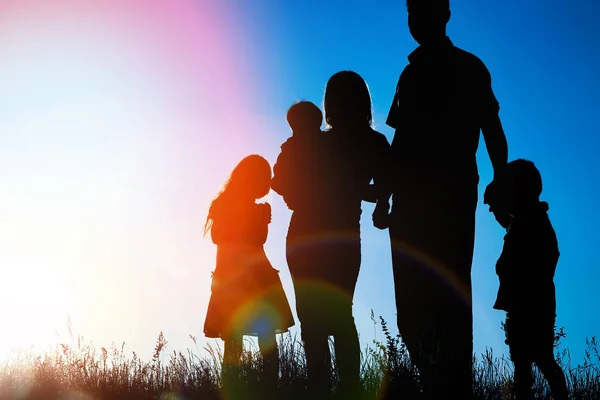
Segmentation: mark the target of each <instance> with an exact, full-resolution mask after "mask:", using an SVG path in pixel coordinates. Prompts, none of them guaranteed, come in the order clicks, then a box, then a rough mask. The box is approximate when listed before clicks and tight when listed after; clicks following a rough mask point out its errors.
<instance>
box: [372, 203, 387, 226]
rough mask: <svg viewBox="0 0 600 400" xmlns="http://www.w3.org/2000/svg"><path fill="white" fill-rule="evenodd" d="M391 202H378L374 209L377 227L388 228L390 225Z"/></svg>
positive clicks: (374, 221)
mask: <svg viewBox="0 0 600 400" xmlns="http://www.w3.org/2000/svg"><path fill="white" fill-rule="evenodd" d="M389 210H390V204H389V203H388V202H387V201H386V202H377V205H376V206H375V210H374V211H373V225H374V226H375V228H377V229H387V228H389V226H390V214H389Z"/></svg>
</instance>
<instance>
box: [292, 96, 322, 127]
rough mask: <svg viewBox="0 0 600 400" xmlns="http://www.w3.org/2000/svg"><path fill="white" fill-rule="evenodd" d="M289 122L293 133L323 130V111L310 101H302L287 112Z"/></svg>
mask: <svg viewBox="0 0 600 400" xmlns="http://www.w3.org/2000/svg"><path fill="white" fill-rule="evenodd" d="M286 119H287V122H288V124H289V126H290V128H291V129H292V132H294V134H295V133H298V132H300V134H302V133H303V132H314V131H317V130H319V129H321V125H322V124H323V113H322V112H321V109H319V107H317V106H316V105H315V104H314V103H312V102H310V101H300V102H298V103H296V104H294V105H293V106H291V107H290V109H289V110H288V112H287V117H286Z"/></svg>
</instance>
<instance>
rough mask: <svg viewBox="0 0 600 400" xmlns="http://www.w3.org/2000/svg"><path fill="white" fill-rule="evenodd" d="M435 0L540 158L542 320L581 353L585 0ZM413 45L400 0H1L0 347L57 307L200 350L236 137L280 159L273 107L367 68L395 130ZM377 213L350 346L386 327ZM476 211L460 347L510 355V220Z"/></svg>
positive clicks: (280, 237)
mask: <svg viewBox="0 0 600 400" xmlns="http://www.w3.org/2000/svg"><path fill="white" fill-rule="evenodd" d="M451 8H452V13H453V14H452V19H451V21H450V24H449V26H448V34H449V36H450V37H451V39H452V40H453V41H454V43H455V44H456V45H457V46H459V47H461V48H463V49H465V50H467V51H470V52H472V53H474V54H476V55H477V56H479V57H480V58H481V59H482V60H483V61H484V62H485V63H486V65H487V67H488V69H489V70H490V72H491V75H492V85H493V88H494V91H495V93H496V97H497V98H498V100H499V102H500V106H501V111H500V116H501V119H502V122H503V125H504V128H505V131H506V134H507V137H508V142H509V158H510V159H515V158H519V157H524V158H528V159H531V160H533V161H534V162H535V163H536V164H537V166H538V167H539V169H540V170H541V172H542V177H543V179H544V193H543V196H542V197H543V199H544V200H546V201H548V202H549V204H550V217H551V219H552V221H553V223H554V227H555V229H556V232H557V235H558V239H559V246H560V250H561V259H560V262H559V265H558V269H557V273H556V278H555V282H556V286H557V301H558V307H557V308H558V311H557V313H558V317H557V325H558V326H564V327H565V331H566V333H567V339H566V341H565V344H566V345H567V346H568V347H569V348H570V350H571V354H572V356H573V359H574V360H575V361H577V362H578V361H580V360H581V358H582V357H583V350H584V344H585V342H584V341H585V338H586V337H591V336H593V335H596V334H598V333H600V320H599V319H598V318H597V308H598V306H600V295H599V294H598V290H597V285H598V282H599V281H600V272H599V268H598V265H600V256H599V252H598V251H597V244H596V238H597V234H596V232H597V228H598V226H600V217H599V214H598V213H597V212H595V206H594V204H597V200H596V199H597V196H598V194H599V192H598V190H597V185H596V182H598V181H599V178H600V177H599V173H600V161H597V159H596V156H597V155H596V150H597V149H598V148H599V145H600V143H599V142H600V139H599V136H598V129H597V127H598V123H597V121H596V120H595V117H596V115H595V114H597V110H599V109H600V100H599V99H600V96H599V93H600V79H599V78H598V76H597V71H598V70H600V47H599V46H598V43H597V42H598V41H600V31H599V30H598V28H597V24H596V22H597V21H598V19H599V18H600V5H598V4H596V3H595V2H584V1H574V0H571V1H568V0H556V1H553V2H542V1H529V2H522V1H516V0H507V1H503V2H481V1H474V0H471V1H466V0H455V1H453V2H452V4H451ZM415 46H416V44H415V42H414V41H413V40H412V38H411V37H410V34H409V32H408V29H407V26H406V11H405V4H404V2H403V1H401V0H394V1H377V2H367V1H338V0H330V1H327V2H323V1H318V0H307V1H303V2H291V1H289V2H288V1H282V0H280V1H277V0H254V1H252V2H249V1H244V0H237V1H235V0H200V1H192V0H168V1H167V0H151V1H139V0H138V1H136V0H122V1H106V0H105V1H99V0H98V1H92V0H89V1H86V2H80V1H68V0H57V1H53V2H52V5H49V2H45V1H41V0H40V1H19V2H17V1H1V2H0V55H1V56H2V60H3V62H2V63H1V64H0V93H2V96H1V97H0V132H1V133H0V187H2V195H1V196H0V266H1V268H2V290H0V301H1V304H3V306H1V307H0V320H2V321H3V326H5V327H7V328H5V329H4V332H3V333H2V334H1V335H4V336H1V335H0V344H1V345H0V353H2V354H0V356H2V355H4V354H6V353H7V352H8V351H9V349H10V348H11V347H24V346H29V345H36V347H37V348H41V349H43V348H45V346H47V345H49V344H51V343H54V342H56V341H57V340H63V341H64V340H68V333H67V322H66V321H67V316H69V319H70V321H71V327H72V330H73V331H74V333H75V334H76V335H82V336H83V337H84V339H85V340H90V341H92V342H93V343H95V344H97V345H106V344H109V343H110V342H112V341H114V342H117V343H119V344H120V343H121V342H123V341H125V343H126V349H129V350H131V351H133V350H135V351H137V352H139V354H141V355H142V356H146V357H149V356H150V354H151V352H152V348H153V344H154V341H155V339H156V337H157V336H158V333H159V331H161V330H162V331H163V332H164V334H165V336H166V338H167V340H169V349H171V350H174V349H185V348H187V347H190V348H194V346H193V343H192V342H191V340H190V339H189V337H188V335H189V334H192V335H195V336H197V337H199V338H202V326H203V323H204V316H205V312H206V306H207V304H208V298H209V290H210V272H211V270H212V269H213V268H214V257H215V248H214V245H213V244H212V243H211V242H210V240H209V239H208V238H203V237H202V227H203V223H204V219H205V218H206V212H207V209H208V206H209V204H210V201H211V200H212V199H213V198H214V196H215V195H216V194H217V192H218V191H219V190H220V187H221V185H222V184H223V183H224V182H225V180H226V179H227V177H228V174H229V173H230V171H231V169H232V168H233V167H234V166H235V165H236V163H237V162H238V161H239V160H240V159H241V158H243V157H244V156H246V155H247V154H251V153H259V154H262V155H263V156H265V157H266V158H267V159H268V160H270V161H271V162H274V161H275V159H276V157H277V154H278V151H279V146H280V145H281V143H283V141H285V139H286V138H287V137H288V136H289V134H290V132H289V129H288V127H287V125H286V122H285V112H286V110H287V108H288V107H289V106H290V105H291V104H293V102H294V101H296V100H300V99H307V100H311V101H313V102H315V103H317V104H321V102H322V97H323V89H324V87H325V84H326V82H327V79H328V78H329V77H330V76H331V75H332V74H333V73H335V72H337V71H339V70H343V69H350V70H354V71H356V72H358V73H359V74H361V75H362V76H363V77H364V78H365V80H366V81H367V83H368V84H369V87H370V89H371V94H372V97H373V108H374V117H375V124H376V128H377V129H378V130H379V131H380V132H382V133H383V134H385V135H386V136H387V137H388V140H390V141H391V139H392V135H393V132H392V131H391V129H390V128H389V127H387V126H385V124H384V122H385V117H386V114H387V110H388V108H389V105H390V102H391V100H392V97H393V94H394V89H395V85H396V81H397V79H398V76H399V74H400V72H401V71H402V69H403V68H404V66H405V65H406V63H407V59H406V56H407V55H408V54H409V53H410V52H411V51H412V50H413V49H414V48H415ZM478 161H479V166H480V176H481V184H480V188H481V190H480V199H481V196H482V189H483V187H484V185H485V184H487V183H488V182H489V180H490V179H491V165H490V162H489V159H488V157H487V153H486V152H485V146H484V144H483V142H482V145H481V148H480V151H479V153H478ZM268 200H269V201H270V202H271V204H272V205H273V223H272V224H271V227H270V233H269V239H268V242H267V245H266V250H267V254H268V255H269V257H270V258H271V261H272V263H273V265H274V266H275V267H276V268H277V269H280V270H281V276H282V279H283V283H284V286H285V289H286V291H287V293H288V296H289V298H290V303H291V304H292V305H293V304H294V302H293V290H292V285H291V281H290V276H289V271H288V270H287V266H286V263H285V234H286V230H287V225H288V222H289V217H290V212H289V210H287V208H286V207H285V204H284V203H283V201H282V200H281V198H280V197H279V196H277V195H276V194H270V195H269V197H268ZM480 204H481V203H480ZM372 209H373V207H372V205H370V204H365V205H364V207H363V228H362V232H363V234H362V237H363V264H362V267H361V274H360V277H359V282H358V287H357V291H356V297H355V308H354V314H355V317H356V319H357V321H358V327H359V332H360V335H361V342H362V345H363V347H364V346H366V345H367V344H369V343H371V341H372V340H373V339H374V338H377V339H382V333H381V331H380V329H379V326H376V327H374V326H373V323H372V322H371V320H370V311H371V310H374V312H375V314H376V315H382V316H383V317H384V318H385V319H386V320H388V321H389V323H390V326H391V327H392V328H394V329H393V331H396V330H395V312H396V310H395V306H394V296H393V284H392V270H391V260H390V248H389V239H388V236H387V232H385V231H378V230H376V229H375V228H373V227H372V226H371V224H370V213H371V211H372ZM477 218H478V219H477V236H476V249H475V257H474V263H473V291H474V301H475V304H474V318H475V350H476V351H477V352H482V351H483V350H484V348H485V347H486V346H488V347H492V348H493V349H494V350H495V351H496V352H498V353H505V352H506V346H505V345H504V343H503V333H502V332H501V330H500V321H502V320H503V317H504V315H503V313H501V312H499V311H495V310H493V309H492V305H493V302H494V299H495V295H496V290H497V287H498V281H497V277H496V275H495V271H494V265H495V261H496V259H497V257H498V255H499V253H500V250H501V246H502V238H503V234H504V232H503V230H502V228H501V227H500V226H498V225H497V224H496V223H495V221H494V219H493V218H492V216H491V214H489V213H488V212H487V208H486V207H484V206H481V207H479V209H478V214H477ZM4 321H8V322H4ZM292 331H293V332H292V333H296V332H297V328H294V329H293V330H292ZM201 343H202V344H203V343H204V341H203V340H201ZM211 343H215V342H212V341H211Z"/></svg>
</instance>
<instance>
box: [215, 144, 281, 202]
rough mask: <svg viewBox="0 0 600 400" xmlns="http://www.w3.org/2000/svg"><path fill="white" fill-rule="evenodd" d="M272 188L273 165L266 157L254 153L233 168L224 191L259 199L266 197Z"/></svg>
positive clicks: (240, 196) (244, 197)
mask: <svg viewBox="0 0 600 400" xmlns="http://www.w3.org/2000/svg"><path fill="white" fill-rule="evenodd" d="M270 189H271V165H270V164H269V162H268V161H267V160H266V159H265V158H263V157H261V156H259V155H257V154H252V155H250V156H248V157H246V158H244V159H243V160H242V161H240V162H239V164H238V165H237V166H236V167H235V168H234V169H233V172H232V173H231V176H230V177H229V180H228V181H227V183H226V184H225V188H224V189H223V193H227V194H231V195H233V196H235V197H238V198H239V199H251V200H258V199H260V198H262V197H265V196H266V195H267V194H268V193H269V190H270Z"/></svg>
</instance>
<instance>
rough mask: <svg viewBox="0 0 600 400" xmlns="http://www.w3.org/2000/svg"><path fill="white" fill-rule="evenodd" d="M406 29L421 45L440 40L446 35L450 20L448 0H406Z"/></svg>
mask: <svg viewBox="0 0 600 400" xmlns="http://www.w3.org/2000/svg"><path fill="white" fill-rule="evenodd" d="M406 9H407V11H408V29H409V30H410V34H411V35H412V37H413V39H415V41H416V42H417V43H419V44H420V45H421V46H427V45H430V44H433V43H437V42H440V41H441V40H442V39H444V38H445V37H446V24H447V23H448V21H450V0H407V1H406Z"/></svg>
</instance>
